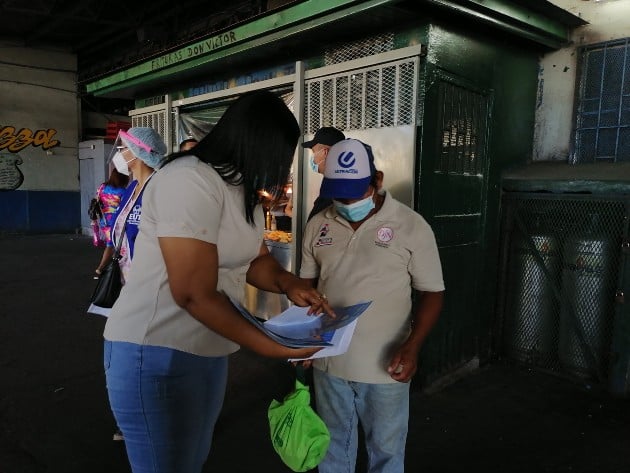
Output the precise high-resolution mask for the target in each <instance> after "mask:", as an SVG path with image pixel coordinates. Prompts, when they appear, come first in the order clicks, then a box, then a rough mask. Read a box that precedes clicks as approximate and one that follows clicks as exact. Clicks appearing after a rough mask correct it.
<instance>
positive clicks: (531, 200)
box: [499, 193, 629, 382]
mask: <svg viewBox="0 0 630 473" xmlns="http://www.w3.org/2000/svg"><path fill="white" fill-rule="evenodd" d="M510 194H511V195H510ZM510 194H508V195H506V196H505V197H504V202H503V209H504V210H503V212H504V213H503V218H504V220H503V224H504V227H503V228H504V232H503V252H502V254H503V263H502V269H503V274H502V276H503V277H502V278H501V280H502V286H503V287H502V288H500V292H499V293H500V294H502V295H503V297H504V300H503V311H502V312H503V314H502V343H501V348H502V350H501V351H502V352H503V354H505V355H506V356H508V357H509V358H511V359H514V360H516V361H518V362H522V363H525V364H528V365H531V366H535V367H539V368H544V369H547V370H551V371H556V372H558V373H562V374H567V375H570V376H574V377H579V378H589V379H594V380H599V381H600V382H603V381H604V380H606V379H607V377H608V371H609V363H610V349H611V340H612V332H613V320H614V311H615V293H616V289H617V281H618V277H619V271H620V269H619V268H620V263H621V243H622V241H623V238H624V222H625V218H626V217H627V215H628V206H629V203H628V202H627V201H625V200H623V199H620V198H615V197H610V198H605V197H602V198H597V199H595V198H593V197H592V196H566V195H562V196H556V197H555V198H554V197H553V196H551V197H549V196H546V197H541V196H537V195H533V194H519V193H510Z"/></svg>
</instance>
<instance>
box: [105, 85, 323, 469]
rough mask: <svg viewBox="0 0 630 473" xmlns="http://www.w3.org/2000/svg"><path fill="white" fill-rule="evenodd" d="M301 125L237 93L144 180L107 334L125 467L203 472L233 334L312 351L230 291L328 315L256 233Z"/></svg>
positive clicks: (236, 339) (287, 353)
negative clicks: (286, 340)
mask: <svg viewBox="0 0 630 473" xmlns="http://www.w3.org/2000/svg"><path fill="white" fill-rule="evenodd" d="M299 135H300V130H299V127H298V124H297V121H296V120H295V117H294V116H293V114H292V113H291V111H290V110H289V109H288V108H287V106H286V105H285V104H284V102H283V101H282V100H281V99H280V98H278V97H277V96H275V95H274V94H272V93H271V92H264V91H258V92H252V93H249V94H245V95H243V96H241V97H240V98H239V99H238V100H237V101H235V102H234V103H233V104H232V105H231V106H230V107H229V108H228V109H227V110H226V112H225V114H224V115H223V117H222V118H221V119H220V120H219V122H218V123H217V124H216V126H215V127H214V128H213V129H212V130H211V131H210V133H209V134H208V135H207V136H206V137H205V138H204V139H202V140H201V141H200V142H199V144H197V145H196V146H195V147H194V148H193V149H191V150H189V151H185V152H182V153H176V154H174V155H171V156H169V157H167V158H166V160H165V164H164V165H163V166H161V168H160V170H159V172H157V173H156V174H155V176H154V177H153V178H152V182H151V185H150V186H148V187H147V189H146V192H145V194H144V197H143V207H142V224H141V225H140V232H139V234H138V238H137V240H136V244H135V252H134V260H133V267H132V270H131V273H130V276H129V279H128V281H127V283H126V284H125V286H124V287H123V289H122V292H121V294H120V297H119V298H118V300H117V301H116V304H115V305H114V307H113V308H112V311H111V315H110V317H109V318H108V320H107V324H106V326H105V333H104V337H105V353H104V366H105V374H106V378H107V389H108V394H109V400H110V405H111V407H112V410H113V412H114V415H115V417H116V421H117V423H118V425H119V426H120V428H121V429H122V431H123V433H124V437H125V446H126V448H127V455H128V457H129V461H130V464H131V467H132V470H133V472H134V473H139V472H143V473H144V472H160V473H199V472H200V471H201V469H202V467H203V464H204V462H205V460H206V458H207V456H208V453H209V451H210V445H211V441H212V434H213V430H214V424H215V422H216V420H217V417H218V415H219V412H220V410H221V407H222V405H223V397H224V394H225V389H226V384H227V367H228V363H227V356H228V355H229V354H230V353H233V352H235V351H236V350H238V348H239V345H242V346H244V347H246V348H249V349H250V350H253V351H254V352H257V353H258V354H261V355H264V356H268V357H274V358H284V359H288V358H304V357H309V356H311V355H312V354H313V353H315V352H316V351H317V350H318V349H316V348H302V349H294V348H288V347H285V346H283V345H280V344H278V343H276V342H275V341H273V340H271V339H270V338H268V337H267V336H266V335H265V334H264V333H263V332H262V331H260V330H259V329H258V328H256V327H255V326H254V325H252V324H251V323H250V322H248V321H247V320H246V319H245V318H244V317H242V316H241V315H240V314H239V313H238V311H237V309H236V308H235V307H234V306H233V305H232V304H231V303H230V300H229V297H231V298H233V299H235V300H237V301H239V302H241V303H243V302H244V298H245V283H246V282H248V283H250V284H252V285H254V286H255V287H258V288H259V289H263V290H267V291H271V292H276V293H285V294H287V296H288V297H289V299H291V300H292V301H293V302H294V303H296V304H297V305H300V306H309V305H310V306H311V308H310V312H312V313H314V312H322V311H325V312H328V313H331V314H332V310H331V309H330V307H329V306H328V303H327V301H326V298H325V297H323V296H322V295H321V294H319V293H318V292H317V290H315V289H314V288H313V287H311V286H307V285H306V284H305V283H304V281H302V280H300V279H299V278H297V277H296V276H294V275H293V274H291V273H289V272H287V271H285V270H284V269H283V268H282V267H281V266H280V264H279V263H278V262H277V261H276V260H275V259H274V258H273V257H272V256H271V255H270V254H269V252H268V250H267V247H266V246H265V244H264V242H263V233H264V216H263V210H262V207H261V205H260V197H259V192H260V191H261V190H263V189H273V188H282V187H283V186H284V185H285V184H286V181H287V179H288V174H289V170H290V167H291V164H292V161H293V155H294V153H295V148H296V145H297V141H298V137H299ZM332 315H334V314H332Z"/></svg>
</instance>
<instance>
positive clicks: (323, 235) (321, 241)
mask: <svg viewBox="0 0 630 473" xmlns="http://www.w3.org/2000/svg"><path fill="white" fill-rule="evenodd" d="M329 231H330V227H329V226H328V224H327V223H324V224H323V225H322V226H321V227H319V236H318V238H317V241H316V242H315V246H330V245H332V244H333V239H332V237H329V236H327V235H328V232H329Z"/></svg>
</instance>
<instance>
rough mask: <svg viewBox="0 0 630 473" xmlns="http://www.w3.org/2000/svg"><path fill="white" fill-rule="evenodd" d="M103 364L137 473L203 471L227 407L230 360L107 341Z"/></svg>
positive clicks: (115, 409)
mask: <svg viewBox="0 0 630 473" xmlns="http://www.w3.org/2000/svg"><path fill="white" fill-rule="evenodd" d="M104 366H105V376H106V380H107V391H108V394H109V403H110V405H111V408H112V411H113V412H114V417H115V418H116V422H117V424H118V427H119V428H120V429H121V430H122V432H123V435H124V437H125V446H126V448H127V456H128V457H129V463H130V464H131V469H132V471H133V473H149V472H150V473H199V472H200V471H201V469H202V467H203V464H204V462H205V461H206V458H207V457H208V453H209V451H210V444H211V443H212V432H213V430H214V425H215V423H216V420H217V418H218V416H219V413H220V411H221V407H222V405H223V398H224V396H225V388H226V384H227V357H203V356H197V355H192V354H190V353H185V352H182V351H178V350H173V349H170V348H164V347H156V346H145V345H136V344H134V343H126V342H109V341H105V351H104Z"/></svg>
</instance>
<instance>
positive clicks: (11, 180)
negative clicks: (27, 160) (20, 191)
mask: <svg viewBox="0 0 630 473" xmlns="http://www.w3.org/2000/svg"><path fill="white" fill-rule="evenodd" d="M20 164H22V158H20V157H19V156H18V155H17V154H9V153H0V191H11V190H15V189H17V188H18V187H20V186H21V185H22V182H24V174H22V171H20V168H18V165H20Z"/></svg>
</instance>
